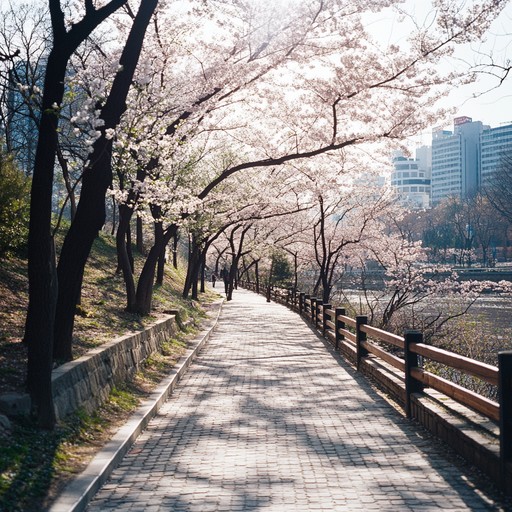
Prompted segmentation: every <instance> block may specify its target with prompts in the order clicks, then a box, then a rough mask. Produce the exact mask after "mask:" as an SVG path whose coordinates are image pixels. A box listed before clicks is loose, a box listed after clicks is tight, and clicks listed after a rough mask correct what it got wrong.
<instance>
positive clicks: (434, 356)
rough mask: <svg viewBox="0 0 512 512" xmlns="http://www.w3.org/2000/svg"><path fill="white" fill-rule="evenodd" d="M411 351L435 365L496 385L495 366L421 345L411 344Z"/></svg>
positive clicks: (497, 373)
mask: <svg viewBox="0 0 512 512" xmlns="http://www.w3.org/2000/svg"><path fill="white" fill-rule="evenodd" d="M410 348H411V350H413V351H414V352H416V354H418V355H420V356H423V357H427V358H428V359H430V360H432V361H435V362H436V363H442V364H445V365H447V366H450V367H452V368H456V369H457V370H462V371H464V372H467V373H470V374H471V375H473V376H475V377H478V378H480V379H483V380H485V381H486V382H488V383H489V384H492V385H494V386H497V385H498V376H499V371H498V368H497V367H496V366H492V365H490V364H485V363H481V362H480V361H475V360H474V359H470V358H469V357H464V356H461V355H458V354H454V353H453V352H448V351H447V350H444V349H442V348H437V347H432V346H430V345H425V344H423V343H411V347H410Z"/></svg>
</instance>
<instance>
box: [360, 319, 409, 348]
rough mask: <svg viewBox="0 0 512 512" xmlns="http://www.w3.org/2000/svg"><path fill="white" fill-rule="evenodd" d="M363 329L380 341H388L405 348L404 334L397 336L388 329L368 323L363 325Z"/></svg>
mask: <svg viewBox="0 0 512 512" xmlns="http://www.w3.org/2000/svg"><path fill="white" fill-rule="evenodd" d="M361 330H362V331H363V332H365V333H366V334H368V335H369V336H372V337H373V338H377V339H378V340H380V341H385V342H386V343H390V344H391V345H395V347H398V348H402V349H403V348H404V338H403V337H402V336H397V335H396V334H392V333H390V332H388V331H383V330H382V329H378V328H377V327H372V326H371V325H368V324H365V325H362V326H361Z"/></svg>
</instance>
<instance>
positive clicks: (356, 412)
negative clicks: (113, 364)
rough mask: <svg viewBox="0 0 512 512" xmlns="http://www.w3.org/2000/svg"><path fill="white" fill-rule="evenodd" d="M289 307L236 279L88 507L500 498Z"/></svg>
mask: <svg viewBox="0 0 512 512" xmlns="http://www.w3.org/2000/svg"><path fill="white" fill-rule="evenodd" d="M477 486H478V484H475V483H474V482H473V476H472V474H471V473H465V472H464V470H463V469H462V470H461V467H460V466H458V467H457V466H454V465H452V464H451V463H450V460H448V458H447V451H446V450H445V449H443V448H442V447H441V446H440V445H438V444H437V443H435V442H433V441H432V439H431V438H430V437H429V436H428V435H426V434H425V433H423V432H422V431H421V430H419V429H418V428H417V427H416V426H415V425H414V424H412V423H410V422H409V421H408V420H406V419H405V418H403V417H402V416H401V415H400V414H399V413H398V412H397V411H396V410H394V409H393V408H392V407H391V406H390V405H389V404H388V403H387V402H386V401H385V400H383V399H382V397H381V396H380V395H379V394H378V393H376V392H375V391H374V390H373V389H372V388H371V387H370V386H369V385H368V384H367V382H366V381H365V379H364V378H362V377H361V376H359V375H357V374H356V373H355V371H354V370H353V369H352V368H351V367H350V366H349V365H347V364H346V363H345V362H344V361H342V360H340V359H339V358H338V357H337V356H335V355H333V354H332V352H331V351H330V350H329V349H328V348H327V347H326V346H325V345H324V343H323V342H322V341H321V340H320V339H319V338H318V337H317V336H316V335H315V334H314V333H313V332H312V331H311V329H310V328H309V327H307V326H306V325H305V324H304V323H303V322H302V321H301V320H300V319H299V317H298V316H297V315H296V314H295V313H292V312H290V311H289V310H287V309H286V308H285V307H283V306H280V305H277V304H274V303H272V304H267V303H266V302H265V299H264V298H262V297H260V296H257V295H255V294H252V293H250V292H246V291H243V290H239V291H238V292H235V297H234V300H233V301H232V302H229V303H227V304H225V306H224V308H223V312H222V314H221V318H220V322H219V324H218V326H217V328H216V330H215V332H214V333H213V334H212V336H211V338H210V341H209V342H208V345H207V346H206V348H205V349H204V350H203V352H202V353H201V354H200V356H199V357H198V358H197V360H196V361H195V362H194V363H193V364H192V366H191V367H190V369H189V370H188V372H187V374H186V375H185V376H184V378H183V380H182V381H181V383H180V384H179V386H178V387H177V389H176V390H175V392H174V394H173V395H172V397H171V398H170V399H169V400H168V402H167V403H166V404H165V405H164V406H163V407H162V408H161V409H160V412H159V414H158V415H157V416H156V417H155V418H154V419H153V420H152V421H151V422H150V424H149V426H148V428H147V430H146V431H145V432H143V434H141V436H140V437H139V438H138V439H137V441H136V442H135V444H134V445H133V447H132V449H131V450H130V452H129V453H128V455H127V456H126V457H125V458H124V459H123V461H122V463H121V464H120V466H119V467H118V468H117V469H116V470H114V472H113V473H112V475H111V477H110V479H109V480H108V482H107V483H106V484H105V485H104V486H103V488H102V489H101V490H100V492H99V493H98V494H97V495H96V497H95V498H94V500H93V501H92V502H91V503H90V504H89V507H88V509H87V510H89V511H91V512H92V511H99V510H101V511H105V510H116V511H146V512H152V511H154V512H157V511H158V512H163V511H210V510H211V511H219V512H221V511H253V510H254V511H256V510H262V511H263V510H265V511H357V510H365V511H371V510H379V511H401V510H414V511H424V510H437V509H444V510H504V508H502V507H500V505H498V504H497V503H495V502H494V501H493V499H492V497H490V496H489V495H487V494H486V493H485V492H484V491H482V490H479V489H478V488H477Z"/></svg>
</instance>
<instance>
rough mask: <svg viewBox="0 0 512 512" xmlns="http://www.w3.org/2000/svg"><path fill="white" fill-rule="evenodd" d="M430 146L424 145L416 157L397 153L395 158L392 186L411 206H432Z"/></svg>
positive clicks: (402, 200) (405, 202)
mask: <svg viewBox="0 0 512 512" xmlns="http://www.w3.org/2000/svg"><path fill="white" fill-rule="evenodd" d="M429 149H430V148H428V147H427V146H423V147H422V148H418V150H417V151H416V159H412V158H406V157H405V156H403V155H402V154H401V153H397V154H396V155H395V157H394V158H393V173H392V175H391V186H392V187H393V188H394V189H395V190H396V192H397V194H398V197H399V201H400V203H401V204H403V205H404V206H406V207H409V208H428V207H429V206H430V176H429V169H428V162H429V154H430V151H429Z"/></svg>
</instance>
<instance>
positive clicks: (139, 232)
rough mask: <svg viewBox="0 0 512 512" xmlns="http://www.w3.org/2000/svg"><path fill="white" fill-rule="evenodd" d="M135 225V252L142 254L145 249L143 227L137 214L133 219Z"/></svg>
mask: <svg viewBox="0 0 512 512" xmlns="http://www.w3.org/2000/svg"><path fill="white" fill-rule="evenodd" d="M135 226H136V228H135V229H136V244H137V252H138V253H139V254H142V255H144V254H145V251H144V229H143V224H142V219H141V218H140V217H139V216H137V219H136V221H135Z"/></svg>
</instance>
